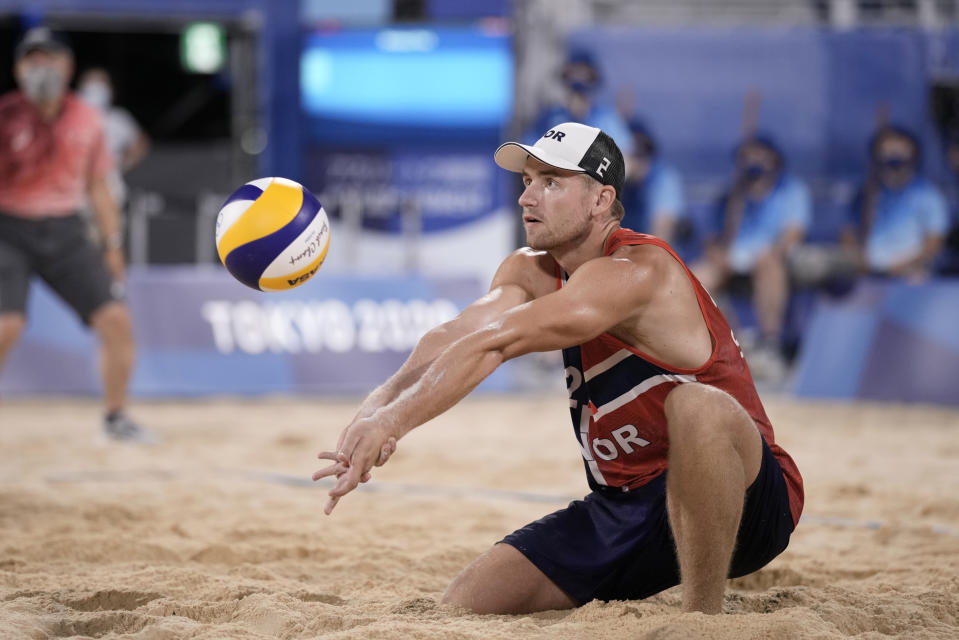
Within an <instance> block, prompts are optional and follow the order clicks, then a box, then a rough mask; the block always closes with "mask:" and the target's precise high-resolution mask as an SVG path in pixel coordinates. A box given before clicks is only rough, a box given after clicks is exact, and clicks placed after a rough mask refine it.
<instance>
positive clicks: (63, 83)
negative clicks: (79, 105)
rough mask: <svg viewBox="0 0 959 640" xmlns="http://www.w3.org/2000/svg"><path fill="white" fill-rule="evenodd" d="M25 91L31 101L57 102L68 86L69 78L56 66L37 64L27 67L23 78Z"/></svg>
mask: <svg viewBox="0 0 959 640" xmlns="http://www.w3.org/2000/svg"><path fill="white" fill-rule="evenodd" d="M22 82H23V87H22V88H23V93H24V94H26V96H27V98H29V99H30V101H31V102H35V103H38V104H48V103H51V102H56V101H57V100H59V99H60V97H61V96H62V95H63V92H64V91H65V90H66V88H67V78H66V76H65V75H64V74H63V72H62V71H60V70H59V69H57V68H56V67H50V66H46V65H37V66H34V67H31V68H29V69H27V70H26V71H25V72H24V74H23V78H22Z"/></svg>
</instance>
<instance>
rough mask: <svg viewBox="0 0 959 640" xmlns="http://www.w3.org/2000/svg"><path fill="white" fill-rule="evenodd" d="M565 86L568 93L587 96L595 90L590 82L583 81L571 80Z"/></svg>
mask: <svg viewBox="0 0 959 640" xmlns="http://www.w3.org/2000/svg"><path fill="white" fill-rule="evenodd" d="M566 86H567V87H569V90H570V91H573V92H575V93H581V94H583V95H587V96H588V95H590V94H591V93H593V89H594V88H595V87H594V85H593V83H592V82H585V81H583V80H571V81H570V82H568V83H567V84H566Z"/></svg>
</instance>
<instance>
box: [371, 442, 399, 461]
mask: <svg viewBox="0 0 959 640" xmlns="http://www.w3.org/2000/svg"><path fill="white" fill-rule="evenodd" d="M395 452H396V438H393V437H390V438H389V439H388V440H387V441H386V442H385V443H383V447H382V448H381V449H380V455H379V457H377V459H376V466H377V467H382V466H383V465H384V464H386V461H387V460H389V459H390V456H392V455H393V454H394V453H395Z"/></svg>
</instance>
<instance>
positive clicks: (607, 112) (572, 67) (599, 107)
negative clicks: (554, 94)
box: [525, 49, 633, 156]
mask: <svg viewBox="0 0 959 640" xmlns="http://www.w3.org/2000/svg"><path fill="white" fill-rule="evenodd" d="M560 79H561V81H562V83H563V91H564V93H563V101H562V103H561V104H555V105H550V106H548V107H546V108H545V109H544V110H543V111H542V112H541V113H540V114H539V116H538V117H537V118H536V120H535V122H534V125H533V130H532V131H530V132H528V133H527V135H526V136H525V137H526V138H528V139H529V141H530V142H531V143H532V142H535V141H536V140H537V139H539V137H540V136H541V135H543V132H544V131H547V130H548V129H549V128H550V127H551V126H553V125H554V124H556V123H558V122H581V123H583V124H587V125H589V126H591V127H598V128H600V129H602V130H603V131H605V132H606V133H607V134H608V135H609V136H610V137H611V138H612V139H613V140H615V141H616V144H617V145H619V147H620V149H621V150H622V152H623V154H624V155H626V156H628V155H630V154H632V152H633V141H632V136H631V135H630V131H629V127H628V126H627V125H626V121H625V120H624V119H623V117H622V116H621V115H620V114H619V112H617V111H616V108H615V107H613V106H609V105H605V104H602V103H600V102H598V101H597V100H596V92H597V90H598V89H599V88H600V86H602V83H603V76H602V73H601V71H600V69H599V65H598V64H597V63H596V60H595V59H594V58H593V55H592V54H591V53H590V52H588V51H585V50H579V49H574V50H573V51H571V52H570V54H569V56H568V57H567V59H566V62H565V63H564V65H563V69H562V72H561V75H560Z"/></svg>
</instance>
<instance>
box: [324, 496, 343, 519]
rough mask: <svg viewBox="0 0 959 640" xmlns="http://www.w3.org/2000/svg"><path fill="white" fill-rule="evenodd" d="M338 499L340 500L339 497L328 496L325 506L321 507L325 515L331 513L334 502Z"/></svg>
mask: <svg viewBox="0 0 959 640" xmlns="http://www.w3.org/2000/svg"><path fill="white" fill-rule="evenodd" d="M339 501H340V498H339V497H330V499H329V500H328V501H327V503H326V506H325V507H323V513H325V514H326V515H330V514H331V513H333V507H335V506H336V503H337V502H339Z"/></svg>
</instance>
